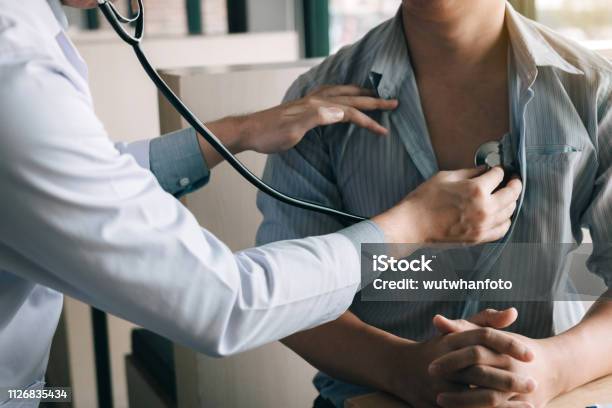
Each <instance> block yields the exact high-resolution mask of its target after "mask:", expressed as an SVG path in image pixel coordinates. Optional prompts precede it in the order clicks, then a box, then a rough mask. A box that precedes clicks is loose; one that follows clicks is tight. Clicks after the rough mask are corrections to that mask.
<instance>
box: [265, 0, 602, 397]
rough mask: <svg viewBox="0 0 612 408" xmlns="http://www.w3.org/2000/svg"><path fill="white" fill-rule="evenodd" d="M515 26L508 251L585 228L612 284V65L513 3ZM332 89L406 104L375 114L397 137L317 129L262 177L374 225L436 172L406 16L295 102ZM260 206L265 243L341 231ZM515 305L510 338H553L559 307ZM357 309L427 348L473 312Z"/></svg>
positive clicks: (346, 52)
mask: <svg viewBox="0 0 612 408" xmlns="http://www.w3.org/2000/svg"><path fill="white" fill-rule="evenodd" d="M506 25H507V29H508V32H509V35H510V41H511V51H512V52H511V57H512V58H510V61H511V66H510V67H509V68H510V69H509V73H510V78H509V79H510V81H509V82H510V85H511V92H510V102H511V104H510V106H511V108H512V122H511V123H512V128H511V132H510V134H509V135H508V137H509V138H510V141H511V143H512V145H513V146H514V147H515V154H516V158H517V160H518V163H519V168H520V175H521V178H522V179H523V182H524V186H525V189H524V193H523V196H522V197H521V199H520V202H519V209H518V212H517V214H516V215H515V218H514V220H513V225H512V229H511V232H510V233H509V234H508V236H507V237H505V238H504V240H503V241H502V242H510V243H570V244H571V243H580V242H581V241H582V238H583V237H582V231H581V227H586V228H589V229H590V232H591V236H592V238H593V241H594V253H593V255H592V256H591V258H590V260H589V264H588V265H589V269H590V270H591V271H592V272H594V273H596V274H598V275H599V276H601V277H602V278H603V279H604V280H605V282H606V284H607V285H608V286H612V247H611V246H610V244H609V243H610V242H612V182H611V178H612V104H611V92H612V68H611V65H610V64H609V63H608V62H607V61H606V60H604V59H603V58H601V57H599V56H598V55H595V54H594V53H593V52H590V51H588V50H585V49H584V48H582V47H580V46H579V45H577V44H574V43H572V42H570V41H568V40H566V39H564V38H562V37H560V36H559V35H557V34H555V33H554V32H552V31H551V30H549V29H547V28H545V27H543V26H541V25H539V24H537V23H534V22H532V21H530V20H527V19H525V18H524V17H522V16H520V15H519V14H518V13H517V12H516V11H515V10H513V9H512V7H511V6H510V5H508V6H507V18H506ZM329 83H331V84H347V83H351V84H358V85H361V86H364V87H369V88H374V89H376V90H377V92H378V94H379V95H380V96H381V97H383V98H398V99H399V101H400V108H399V109H398V110H397V111H395V112H378V113H376V114H375V115H374V117H375V119H377V120H379V121H380V122H381V123H382V124H384V125H385V126H387V127H388V128H390V130H391V132H390V137H388V138H377V137H373V136H372V135H369V134H367V133H368V132H367V131H365V130H363V129H360V128H358V127H356V126H353V125H347V124H343V125H337V126H333V127H327V128H320V129H316V130H315V131H312V132H311V133H310V134H309V135H308V136H307V137H306V138H305V139H304V140H303V141H302V142H301V143H300V144H299V145H298V146H297V147H296V148H294V149H293V150H291V151H289V152H286V153H283V154H279V155H275V156H271V157H270V158H269V160H268V163H267V166H266V170H265V176H264V178H265V180H266V181H267V182H268V183H270V184H272V185H273V186H274V187H276V188H279V189H280V190H281V191H284V192H287V193H290V194H292V195H295V196H298V197H301V198H304V199H308V200H312V201H316V202H321V203H325V204H327V205H329V206H333V207H336V208H342V209H343V210H345V211H350V212H353V213H357V214H361V215H364V216H373V215H375V214H378V213H380V212H382V211H384V210H386V209H388V208H390V207H391V206H393V205H394V204H395V203H397V202H398V201H399V200H401V199H402V198H403V197H405V196H406V195H407V194H408V193H409V192H410V191H412V190H414V189H415V188H416V187H417V186H418V185H420V184H421V183H423V181H424V180H427V179H429V178H430V177H431V176H433V175H434V174H435V173H436V172H437V171H438V167H437V162H436V157H435V154H434V151H433V149H432V146H431V143H430V140H429V136H428V131H427V125H426V122H425V119H424V116H423V113H422V110H421V104H420V99H419V95H418V90H417V83H416V80H415V74H414V72H413V70H412V67H411V63H410V58H409V54H408V50H407V46H406V43H405V38H404V32H403V27H402V21H401V14H398V16H396V17H395V18H393V19H391V20H389V21H387V22H385V23H383V24H382V25H380V26H379V27H377V28H375V29H373V30H372V31H371V32H370V33H368V34H367V35H366V36H365V37H364V38H363V39H362V40H361V41H359V42H357V43H356V44H354V45H352V46H349V47H346V48H344V49H342V50H341V51H340V52H339V53H338V54H336V55H334V56H332V57H330V58H328V59H327V60H325V61H324V62H323V63H322V64H321V65H320V66H318V67H316V68H314V69H313V70H311V71H310V72H308V73H306V74H305V75H303V76H301V77H300V78H299V79H298V80H297V81H296V82H295V83H294V84H293V86H292V87H291V89H290V90H289V91H288V94H287V97H286V99H287V100H293V99H296V98H299V97H301V96H303V95H305V94H306V93H308V92H309V91H311V90H312V89H314V88H316V87H317V86H320V85H322V84H329ZM442 96H443V95H442ZM258 204H259V208H260V209H261V211H262V213H263V215H264V221H263V223H262V225H261V227H260V229H259V232H258V239H257V242H258V243H259V244H263V243H267V242H271V241H278V240H283V239H290V238H298V237H303V236H308V235H316V234H323V233H328V232H332V231H336V230H339V229H341V228H342V227H343V225H342V224H341V223H340V221H338V220H336V219H333V218H330V217H327V216H324V215H320V214H313V213H310V212H305V211H302V210H299V209H295V208H291V207H288V206H286V205H284V204H281V203H278V202H275V201H273V200H271V199H269V198H268V197H266V196H264V195H260V196H259V199H258ZM499 255H500V254H499V253H496V251H495V250H488V249H484V250H483V253H482V254H481V255H480V258H479V262H480V263H481V265H488V266H489V267H493V266H492V265H493V263H494V262H495V261H496V260H498V259H499ZM523 261H524V262H529V260H528V259H526V260H523ZM517 262H518V261H517V260H515V261H513V262H505V261H500V262H498V263H496V264H495V266H494V268H497V270H496V271H495V272H496V273H497V274H499V275H502V276H503V275H504V274H505V276H511V275H512V271H513V269H514V268H516V267H517V265H519V264H518V263H517ZM504 306H509V304H507V303H502V302H497V303H492V302H483V303H480V304H479V305H478V307H479V308H481V309H482V308H485V307H498V308H499V307H504ZM512 306H517V308H518V309H519V313H520V314H519V316H520V317H519V321H518V322H517V323H516V324H515V325H513V326H512V330H513V331H515V332H518V333H522V334H524V335H526V336H529V337H533V338H542V337H548V336H551V335H553V334H554V331H555V327H554V324H553V303H552V302H540V303H522V304H518V305H517V304H512ZM351 310H352V312H353V313H355V314H356V315H357V316H358V317H359V318H360V319H362V320H363V321H365V322H366V323H368V324H371V325H373V326H376V327H378V328H381V329H384V330H386V331H388V332H391V333H393V334H395V335H398V336H402V337H405V338H411V339H414V340H423V339H426V338H428V337H430V336H432V335H433V334H434V329H433V327H432V325H431V317H433V316H434V315H435V314H437V313H441V314H445V315H447V316H450V317H460V316H461V315H462V313H464V312H465V310H466V305H465V304H463V303H456V302H455V303H452V302H413V303H401V302H364V301H361V300H360V299H359V297H356V298H355V300H354V302H353V305H352V307H351ZM574 317H575V318H576V317H579V313H576V314H575V316H574ZM575 318H574V321H575ZM356 357H357V358H358V356H356ZM315 384H316V385H317V388H318V389H319V391H320V392H321V394H322V395H323V396H324V397H326V398H328V399H330V400H331V401H332V402H333V403H334V404H335V405H337V406H342V403H343V401H344V400H345V399H346V398H347V397H350V396H353V395H356V394H360V393H364V392H367V390H366V389H364V388H361V387H356V386H352V385H349V384H345V383H342V382H340V381H338V380H334V379H332V378H330V377H328V376H325V375H322V374H320V375H319V376H318V377H317V379H316V381H315Z"/></svg>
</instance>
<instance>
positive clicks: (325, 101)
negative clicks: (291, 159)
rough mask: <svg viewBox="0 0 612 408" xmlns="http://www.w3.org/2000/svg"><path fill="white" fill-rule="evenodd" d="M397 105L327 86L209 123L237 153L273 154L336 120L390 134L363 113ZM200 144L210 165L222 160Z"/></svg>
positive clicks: (367, 93)
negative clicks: (263, 107) (281, 102)
mask: <svg viewBox="0 0 612 408" xmlns="http://www.w3.org/2000/svg"><path fill="white" fill-rule="evenodd" d="M397 106H398V101H397V100H385V99H379V98H376V97H375V95H374V92H373V91H372V90H368V89H363V88H360V87H358V86H355V85H336V86H323V87H321V88H319V89H317V90H315V91H314V92H312V93H310V94H308V95H306V96H305V97H304V98H302V99H298V100H295V101H292V102H287V103H284V104H282V105H279V106H276V107H274V108H271V109H267V110H264V111H261V112H256V113H253V114H250V115H244V116H236V117H228V118H225V119H221V120H218V121H216V122H211V123H207V126H208V128H209V129H210V130H212V131H213V133H215V134H216V135H217V136H218V137H219V138H220V139H221V141H222V142H223V144H224V145H225V146H226V147H228V149H230V150H231V151H232V152H233V153H240V152H242V151H246V150H253V151H256V152H259V153H266V154H270V153H278V152H282V151H285V150H288V149H290V148H292V147H294V146H295V145H296V144H298V143H299V142H300V140H302V138H303V137H304V135H305V134H306V133H307V132H308V131H309V130H311V129H313V128H316V127H318V126H325V125H332V124H335V123H346V122H350V123H354V124H355V125H357V126H360V127H362V128H365V129H368V130H370V131H371V132H372V133H375V134H377V135H386V134H387V133H388V130H387V129H385V128H384V127H383V126H381V125H380V124H379V123H378V122H376V121H375V120H374V119H372V118H370V117H369V116H368V115H366V114H365V113H363V112H364V111H376V110H394V109H395V108H397ZM200 145H201V148H202V151H203V153H204V156H205V158H206V161H207V164H208V166H209V167H213V166H214V165H215V164H217V163H219V162H220V161H221V159H220V157H219V156H218V155H216V153H215V152H213V151H212V148H211V147H210V146H208V144H207V143H206V142H205V141H204V140H201V142H200Z"/></svg>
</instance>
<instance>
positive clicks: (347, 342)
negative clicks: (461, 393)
mask: <svg viewBox="0 0 612 408" xmlns="http://www.w3.org/2000/svg"><path fill="white" fill-rule="evenodd" d="M515 319H516V311H515V310H513V309H511V310H508V311H503V312H495V311H491V310H487V311H483V312H481V313H479V314H478V315H476V316H474V317H473V318H472V319H470V320H472V321H474V322H475V323H477V324H480V325H488V326H490V327H495V328H504V327H507V326H509V325H510V324H512V323H513V322H514V320H515ZM492 333H493V334H492ZM283 342H284V344H285V345H287V346H288V347H290V348H291V349H292V350H294V351H295V352H296V353H298V354H299V355H300V356H302V357H303V358H304V359H305V360H307V361H308V362H309V363H311V364H312V365H314V366H315V367H316V368H318V369H320V370H321V371H323V372H325V373H327V374H329V375H331V376H333V377H335V378H338V379H342V380H344V381H348V382H352V383H356V384H361V385H365V386H369V387H373V388H376V389H379V390H382V391H386V392H389V393H392V394H395V395H397V396H398V397H400V398H402V399H404V400H406V401H408V402H410V403H411V404H413V405H414V406H418V407H430V406H431V407H433V406H436V405H435V398H436V396H437V394H438V393H439V392H442V391H457V390H458V388H457V387H455V386H453V385H452V384H451V383H450V382H446V381H434V380H433V379H432V377H431V376H430V375H429V373H428V367H429V364H430V363H431V361H433V360H434V359H435V358H437V357H439V356H441V355H443V354H445V353H447V352H449V351H451V350H454V349H456V348H459V347H469V346H473V345H476V344H483V345H485V346H486V347H489V348H491V349H493V350H496V351H497V352H499V353H504V354H507V355H509V356H512V358H517V359H521V360H523V361H528V360H529V359H530V358H531V353H530V351H529V350H527V349H526V348H525V347H524V346H523V345H522V344H521V343H520V342H518V341H514V340H512V338H511V336H510V335H509V334H506V333H504V332H501V331H496V332H491V331H488V330H481V331H477V330H476V331H473V332H472V334H470V335H468V336H462V337H459V336H456V335H454V334H451V335H449V336H439V337H436V338H434V339H431V340H430V341H426V342H422V343H417V342H414V341H411V340H407V339H403V338H400V337H397V336H395V335H392V334H390V333H387V332H385V331H383V330H380V329H377V328H375V327H373V326H370V325H368V324H366V323H365V322H363V321H361V320H360V319H359V318H357V317H356V316H355V315H354V314H352V313H351V312H347V313H345V314H344V315H342V316H341V317H340V318H339V319H338V320H336V321H334V322H331V323H328V324H326V325H323V326H320V327H317V328H314V329H311V330H307V331H305V332H302V333H298V334H295V335H292V336H290V337H288V338H286V339H285V340H284V341H283ZM513 381H514V382H513V386H512V387H513V391H515V392H529V389H530V387H532V384H529V383H528V381H526V379H523V378H519V377H518V376H517V378H513Z"/></svg>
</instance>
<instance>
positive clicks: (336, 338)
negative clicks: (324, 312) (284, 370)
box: [283, 312, 411, 391]
mask: <svg viewBox="0 0 612 408" xmlns="http://www.w3.org/2000/svg"><path fill="white" fill-rule="evenodd" d="M283 343H284V344H285V345H286V346H287V347H289V348H291V349H292V350H293V351H295V352H296V353H297V354H299V355H300V356H302V357H303V358H304V359H305V360H306V361H308V362H309V363H310V364H312V365H313V366H315V367H316V368H318V369H319V370H321V371H323V372H325V373H327V374H329V375H331V376H332V377H335V378H339V379H342V380H344V381H348V382H351V383H355V384H360V385H365V386H370V387H374V388H377V389H380V390H385V391H390V390H389V389H388V386H389V384H390V383H391V382H392V380H393V378H392V377H393V373H392V370H391V368H390V367H389V364H388V362H389V361H390V360H391V359H393V358H394V352H395V349H396V348H397V347H401V346H402V345H403V344H407V343H411V341H409V340H405V339H402V338H400V337H397V336H395V335H393V334H390V333H387V332H385V331H384V330H380V329H378V328H376V327H374V326H370V325H369V324H366V323H364V322H363V321H362V320H360V319H359V318H358V317H357V316H355V315H354V314H353V313H351V312H346V313H344V314H343V315H342V316H340V318H338V319H337V320H335V321H333V322H330V323H327V324H324V325H322V326H319V327H316V328H314V329H310V330H306V331H304V332H301V333H297V334H294V335H292V336H290V337H287V338H286V339H284V340H283Z"/></svg>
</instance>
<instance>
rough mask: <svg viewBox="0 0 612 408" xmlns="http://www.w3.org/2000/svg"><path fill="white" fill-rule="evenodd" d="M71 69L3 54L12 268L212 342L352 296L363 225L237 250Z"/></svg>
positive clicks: (315, 321)
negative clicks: (114, 134) (137, 153)
mask: <svg viewBox="0 0 612 408" xmlns="http://www.w3.org/2000/svg"><path fill="white" fill-rule="evenodd" d="M61 72H62V67H61V66H58V65H57V64H54V63H53V62H52V61H50V60H49V59H48V58H41V59H40V60H30V61H27V62H25V63H23V64H20V63H16V65H14V66H6V65H4V66H0V83H2V84H3V85H2V87H0V123H2V126H1V127H0V140H2V148H1V149H0V186H2V194H0V269H2V270H6V271H10V273H12V274H14V275H16V276H18V277H20V278H22V279H25V280H29V281H32V282H37V283H39V284H41V285H44V286H47V287H49V288H51V289H55V290H57V291H61V292H63V293H65V294H68V295H70V296H72V297H75V298H77V299H80V300H82V301H84V302H87V303H90V304H91V305H93V306H95V307H97V308H100V309H102V310H105V311H107V312H109V313H113V314H115V315H117V316H119V317H122V318H124V319H127V320H130V321H132V322H134V323H136V324H138V325H141V326H144V327H146V328H148V329H150V330H153V331H155V332H157V333H159V334H161V335H163V336H165V337H167V338H169V339H171V340H173V341H176V342H179V343H182V344H184V345H186V346H188V347H192V348H194V349H195V350H198V351H200V352H203V353H207V354H209V355H214V356H221V355H229V354H234V353H237V352H241V351H244V350H246V349H249V348H253V347H257V346H259V345H261V344H264V343H267V342H270V341H274V340H278V339H281V338H283V337H286V336H288V335H290V334H292V333H295V332H296V331H300V330H304V329H307V328H310V327H313V326H316V325H319V324H322V323H325V322H327V321H330V320H333V319H335V318H337V317H338V316H339V315H340V314H342V313H343V312H344V311H345V310H346V309H347V308H348V307H349V306H350V304H351V302H352V299H353V297H354V295H355V293H356V291H357V290H358V287H359V282H360V276H359V256H358V253H357V251H356V250H355V246H354V244H353V242H352V241H351V239H349V238H347V236H355V237H357V236H359V235H360V232H359V230H356V231H355V232H353V233H351V232H350V231H348V232H347V233H346V234H336V233H331V234H325V235H321V236H317V237H310V238H305V239H301V240H284V241H281V242H277V243H272V244H269V245H265V246H262V247H259V248H253V249H248V250H245V251H241V252H238V253H232V252H231V250H230V249H229V248H228V247H227V246H226V245H225V244H224V243H223V242H221V241H220V240H219V239H217V238H216V237H215V236H214V235H212V234H211V233H210V232H208V231H206V230H203V229H201V228H200V226H199V225H198V223H197V221H196V220H195V218H194V216H193V215H192V214H191V213H190V212H189V211H188V210H187V209H186V208H185V207H183V206H182V204H181V203H180V202H179V201H178V200H176V199H175V198H174V197H173V196H172V195H170V194H168V193H167V192H165V191H164V190H163V189H162V188H160V184H159V183H158V181H157V180H156V179H155V177H154V176H153V174H152V173H151V172H150V171H148V170H146V169H143V168H142V167H141V166H139V165H138V164H137V162H136V160H135V159H134V157H132V156H130V155H125V154H121V153H120V152H119V151H118V150H117V148H116V147H115V145H114V144H113V143H112V142H111V141H110V140H109V138H108V136H107V135H106V133H105V130H104V127H103V126H102V124H101V123H100V122H99V121H98V119H97V118H96V117H95V114H94V113H93V109H92V107H91V106H90V104H89V103H88V99H87V98H85V97H83V96H82V95H81V94H80V93H79V92H78V91H77V89H76V88H75V87H74V86H73V84H72V83H71V82H70V80H69V79H68V78H67V76H65V75H62V74H61ZM50 101H52V103H50Z"/></svg>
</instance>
